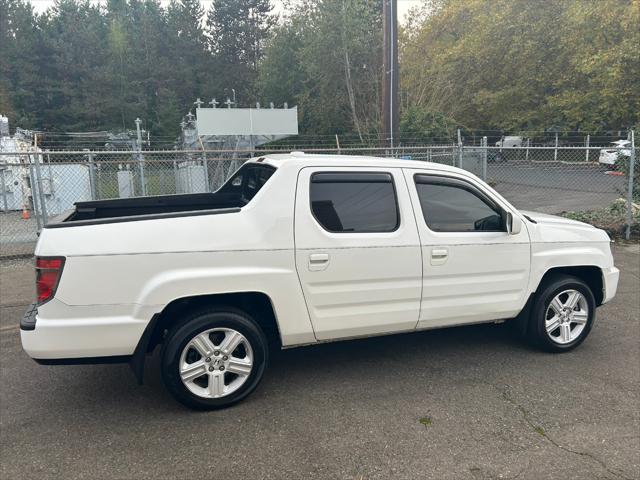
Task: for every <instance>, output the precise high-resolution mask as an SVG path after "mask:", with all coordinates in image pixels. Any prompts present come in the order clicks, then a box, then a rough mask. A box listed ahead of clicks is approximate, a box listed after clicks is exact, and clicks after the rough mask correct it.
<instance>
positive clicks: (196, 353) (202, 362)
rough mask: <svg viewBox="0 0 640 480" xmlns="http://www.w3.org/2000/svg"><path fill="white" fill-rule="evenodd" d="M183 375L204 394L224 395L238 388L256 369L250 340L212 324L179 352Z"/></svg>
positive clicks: (185, 381) (190, 386) (186, 383)
mask: <svg viewBox="0 0 640 480" xmlns="http://www.w3.org/2000/svg"><path fill="white" fill-rule="evenodd" d="M179 368H180V378H181V379H182V383H183V384H184V386H185V387H187V389H188V390H189V391H190V392H191V393H193V394H194V395H197V396H198V397H202V398H221V397H226V396H227V395H231V394H232V393H233V392H235V391H236V390H238V389H239V388H240V387H242V385H244V383H245V382H246V381H247V379H248V378H249V375H250V374H251V371H252V369H253V350H252V349H251V344H250V343H249V340H247V338H246V337H245V336H244V335H242V334H241V333H240V332H238V331H237V330H233V329H231V328H211V329H209V330H205V331H203V332H200V333H198V334H197V335H196V336H194V337H193V338H192V339H191V340H190V341H189V342H188V343H187V345H186V346H185V347H184V349H183V350H182V354H181V355H180V367H179Z"/></svg>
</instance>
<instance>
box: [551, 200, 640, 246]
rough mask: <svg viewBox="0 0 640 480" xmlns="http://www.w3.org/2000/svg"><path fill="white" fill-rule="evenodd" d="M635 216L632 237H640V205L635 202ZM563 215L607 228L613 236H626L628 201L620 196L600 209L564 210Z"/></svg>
mask: <svg viewBox="0 0 640 480" xmlns="http://www.w3.org/2000/svg"><path fill="white" fill-rule="evenodd" d="M632 211H633V216H632V220H631V238H632V239H634V240H636V241H637V240H638V239H640V206H639V205H637V204H635V203H634V204H633V206H632ZM560 215H561V216H563V217H566V218H570V219H572V220H578V221H580V222H585V223H589V224H591V225H593V226H594V227H597V228H601V229H602V230H605V231H606V232H607V233H608V234H609V236H610V237H611V238H619V237H622V236H624V234H625V229H626V225H627V203H626V200H624V199H622V198H619V199H618V200H616V201H615V202H613V203H612V204H611V205H609V206H608V207H605V208H601V209H598V210H586V211H582V212H562V213H561V214H560Z"/></svg>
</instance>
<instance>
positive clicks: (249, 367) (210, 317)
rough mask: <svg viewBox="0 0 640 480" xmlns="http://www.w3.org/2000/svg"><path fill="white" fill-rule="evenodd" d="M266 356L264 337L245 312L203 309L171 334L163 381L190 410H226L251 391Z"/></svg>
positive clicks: (165, 357) (165, 348)
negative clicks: (225, 408)
mask: <svg viewBox="0 0 640 480" xmlns="http://www.w3.org/2000/svg"><path fill="white" fill-rule="evenodd" d="M267 356H268V347H267V340H266V337H265V335H264V333H263V332H262V330H261V329H260V327H259V326H258V325H257V324H256V323H255V322H254V320H253V319H252V318H251V317H249V316H248V315H246V314H245V313H244V312H241V311H237V310H234V309H224V308H220V309H211V310H207V311H201V312H198V313H196V314H194V315H192V316H191V317H189V318H187V319H185V321H184V322H183V323H182V324H181V325H180V326H178V327H176V328H175V329H174V330H173V331H172V332H171V333H169V335H168V337H167V340H166V341H165V344H164V347H163V350H162V378H163V380H164V383H165V385H166V387H167V389H168V390H169V391H170V392H171V394H172V395H173V396H174V397H175V398H176V399H177V400H178V401H179V402H181V403H183V404H184V405H186V406H188V407H191V408H195V409H200V410H212V409H216V408H224V407H227V406H230V405H232V404H234V403H236V402H239V401H240V400H242V399H243V398H245V397H246V396H247V395H249V394H250V393H251V392H252V391H253V390H255V388H256V387H257V386H258V383H260V380H261V379H262V376H263V373H264V370H265V367H266V363H267Z"/></svg>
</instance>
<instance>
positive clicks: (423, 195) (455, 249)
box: [405, 169, 531, 328]
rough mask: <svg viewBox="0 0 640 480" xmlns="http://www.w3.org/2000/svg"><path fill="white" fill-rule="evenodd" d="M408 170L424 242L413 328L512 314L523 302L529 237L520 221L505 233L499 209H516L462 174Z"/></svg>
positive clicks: (524, 299) (501, 211)
mask: <svg viewBox="0 0 640 480" xmlns="http://www.w3.org/2000/svg"><path fill="white" fill-rule="evenodd" d="M405 177H406V179H407V183H408V185H409V192H410V195H411V199H412V201H413V205H414V208H415V213H416V221H417V224H418V231H419V232H420V239H421V244H422V258H423V271H424V281H423V294H422V308H421V312H420V322H419V324H418V328H430V327H439V326H447V325H456V324H464V323H473V322H482V321H487V320H498V319H506V318H510V317H512V316H514V315H516V314H517V313H518V312H519V311H520V310H521V309H522V307H523V306H524V304H525V302H526V293H527V287H528V282H529V268H530V258H531V252H530V242H529V234H528V232H527V229H526V226H525V225H524V224H523V226H522V231H521V232H520V233H518V234H516V235H511V234H509V233H508V232H507V229H506V225H505V221H504V214H505V212H506V211H511V212H512V214H514V215H519V213H518V212H516V211H512V210H511V208H510V207H509V206H508V205H506V204H505V205H503V204H502V203H500V201H499V200H498V199H496V198H494V197H493V196H491V194H490V193H489V192H487V191H486V190H485V189H484V187H483V186H482V185H481V184H480V182H476V181H475V180H473V179H471V178H469V177H467V176H463V175H459V174H457V173H454V172H451V173H448V172H447V173H446V174H445V173H443V172H438V173H433V174H429V173H427V172H426V171H425V170H418V169H415V170H414V169H406V170H405ZM523 223H524V222H523Z"/></svg>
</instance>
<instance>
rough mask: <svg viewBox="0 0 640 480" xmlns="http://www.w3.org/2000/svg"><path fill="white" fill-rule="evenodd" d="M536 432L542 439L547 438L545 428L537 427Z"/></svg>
mask: <svg viewBox="0 0 640 480" xmlns="http://www.w3.org/2000/svg"><path fill="white" fill-rule="evenodd" d="M534 430H535V432H536V433H537V434H538V435H540V436H541V437H546V436H547V434H546V432H545V431H544V428H542V427H535V428H534Z"/></svg>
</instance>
